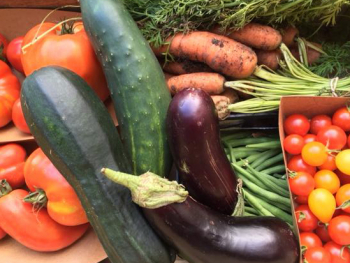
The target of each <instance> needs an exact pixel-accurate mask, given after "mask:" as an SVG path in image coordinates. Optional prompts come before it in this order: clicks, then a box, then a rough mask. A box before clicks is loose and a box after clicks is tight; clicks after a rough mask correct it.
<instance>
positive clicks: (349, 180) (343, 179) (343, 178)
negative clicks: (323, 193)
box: [334, 170, 350, 185]
mask: <svg viewBox="0 0 350 263" xmlns="http://www.w3.org/2000/svg"><path fill="white" fill-rule="evenodd" d="M334 172H335V173H336V174H337V175H338V178H339V180H340V184H341V185H343V184H350V175H347V174H345V173H342V172H341V171H339V170H335V171H334Z"/></svg>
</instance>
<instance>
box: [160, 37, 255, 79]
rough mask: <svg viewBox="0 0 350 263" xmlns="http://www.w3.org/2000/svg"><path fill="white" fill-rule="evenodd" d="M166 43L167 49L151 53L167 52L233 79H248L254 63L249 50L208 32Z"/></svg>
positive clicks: (228, 39) (177, 38)
mask: <svg viewBox="0 0 350 263" xmlns="http://www.w3.org/2000/svg"><path fill="white" fill-rule="evenodd" d="M167 42H169V43H170V46H169V44H167V45H164V46H162V47H160V48H158V49H153V51H154V52H155V54H156V55H160V54H163V53H166V52H167V51H169V52H170V54H172V55H174V56H176V57H180V58H186V59H189V60H194V61H200V62H204V63H206V64H207V65H208V66H209V67H210V68H212V69H213V70H215V71H217V72H220V73H223V74H225V75H228V76H231V77H234V78H245V77H248V76H250V75H251V74H252V73H253V71H254V69H255V66H256V63H257V56H256V54H255V52H254V51H253V50H252V49H251V48H249V47H247V46H245V45H243V44H241V43H239V42H236V41H234V40H232V39H230V38H227V37H224V36H219V35H217V34H213V33H210V32H204V31H194V32H191V33H188V34H182V33H178V34H176V35H175V36H174V37H171V38H169V39H168V40H167Z"/></svg>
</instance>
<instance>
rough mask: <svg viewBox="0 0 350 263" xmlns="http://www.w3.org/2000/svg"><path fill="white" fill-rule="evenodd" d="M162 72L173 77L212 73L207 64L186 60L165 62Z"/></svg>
mask: <svg viewBox="0 0 350 263" xmlns="http://www.w3.org/2000/svg"><path fill="white" fill-rule="evenodd" d="M163 70H164V71H166V72H168V73H171V74H175V75H181V74H189V73H195V72H212V71H213V70H212V69H211V68H210V67H209V66H208V65H207V64H204V63H202V62H197V61H192V60H188V59H177V60H175V61H170V62H167V63H165V64H163Z"/></svg>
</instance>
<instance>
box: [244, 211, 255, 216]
mask: <svg viewBox="0 0 350 263" xmlns="http://www.w3.org/2000/svg"><path fill="white" fill-rule="evenodd" d="M243 216H257V215H256V214H251V213H249V212H246V211H244V212H243Z"/></svg>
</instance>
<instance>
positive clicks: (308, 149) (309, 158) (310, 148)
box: [301, 142, 328, 166]
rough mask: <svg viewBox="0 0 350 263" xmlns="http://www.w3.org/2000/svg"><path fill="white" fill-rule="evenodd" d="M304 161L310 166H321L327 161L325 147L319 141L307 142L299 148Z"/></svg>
mask: <svg viewBox="0 0 350 263" xmlns="http://www.w3.org/2000/svg"><path fill="white" fill-rule="evenodd" d="M301 156H302V157H303V160H304V162H306V163H307V164H308V165H311V166H321V165H323V164H324V163H325V162H326V161H327V156H328V154H327V148H326V146H324V145H323V144H322V143H320V142H309V143H307V144H305V145H304V147H303V149H302V150H301Z"/></svg>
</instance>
